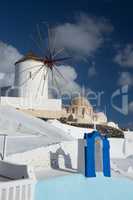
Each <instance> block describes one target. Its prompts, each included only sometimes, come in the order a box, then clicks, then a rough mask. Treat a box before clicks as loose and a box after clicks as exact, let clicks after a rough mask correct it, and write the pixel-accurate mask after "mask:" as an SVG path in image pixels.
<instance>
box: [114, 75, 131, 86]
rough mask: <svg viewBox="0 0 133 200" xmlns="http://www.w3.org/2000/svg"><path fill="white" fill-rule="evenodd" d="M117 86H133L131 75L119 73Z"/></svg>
mask: <svg viewBox="0 0 133 200" xmlns="http://www.w3.org/2000/svg"><path fill="white" fill-rule="evenodd" d="M118 85H120V86H124V85H129V86H132V85H133V75H132V74H131V73H129V72H121V73H120V76H119V79H118Z"/></svg>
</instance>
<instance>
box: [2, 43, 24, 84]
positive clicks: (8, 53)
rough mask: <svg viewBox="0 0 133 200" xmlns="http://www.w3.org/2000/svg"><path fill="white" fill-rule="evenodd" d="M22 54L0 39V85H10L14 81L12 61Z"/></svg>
mask: <svg viewBox="0 0 133 200" xmlns="http://www.w3.org/2000/svg"><path fill="white" fill-rule="evenodd" d="M20 57H22V55H21V54H20V53H19V52H18V50H17V49H16V48H15V47H13V46H12V45H8V44H6V43H4V42H2V41H0V87H3V86H8V85H12V84H13V81H14V63H15V62H16V61H17V60H18V59H20Z"/></svg>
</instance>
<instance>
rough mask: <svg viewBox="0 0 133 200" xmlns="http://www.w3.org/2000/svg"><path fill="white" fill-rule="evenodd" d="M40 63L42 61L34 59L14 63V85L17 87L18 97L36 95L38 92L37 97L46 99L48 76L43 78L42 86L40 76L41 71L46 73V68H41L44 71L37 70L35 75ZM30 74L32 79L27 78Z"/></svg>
mask: <svg viewBox="0 0 133 200" xmlns="http://www.w3.org/2000/svg"><path fill="white" fill-rule="evenodd" d="M42 65H43V62H40V61H35V60H26V61H24V62H20V63H18V64H16V67H15V83H14V86H15V87H18V88H19V90H18V91H19V92H18V97H36V95H37V93H38V96H37V97H38V98H39V97H40V96H43V97H44V98H45V99H48V76H47V77H46V78H45V84H44V86H43V80H44V77H43V78H42V73H44V75H46V70H47V68H46V67H45V68H43V69H44V72H39V73H38V74H37V75H36V71H37V70H39V68H40V67H41V66H42ZM30 75H32V77H33V79H30V80H29V77H30ZM35 75H36V76H35ZM34 77H35V78H34ZM27 80H28V81H27ZM40 82H41V83H40ZM38 87H39V89H40V90H39V89H38ZM43 87H44V88H43ZM42 90H43V93H42Z"/></svg>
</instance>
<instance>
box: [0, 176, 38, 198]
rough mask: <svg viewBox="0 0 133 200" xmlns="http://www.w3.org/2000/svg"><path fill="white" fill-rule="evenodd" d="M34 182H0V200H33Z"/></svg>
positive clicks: (25, 180) (27, 180) (29, 180)
mask: <svg viewBox="0 0 133 200" xmlns="http://www.w3.org/2000/svg"><path fill="white" fill-rule="evenodd" d="M35 183H36V181H35V180H32V179H23V180H17V181H16V180H15V181H8V182H0V200H34V191H35Z"/></svg>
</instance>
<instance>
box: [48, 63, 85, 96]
mask: <svg viewBox="0 0 133 200" xmlns="http://www.w3.org/2000/svg"><path fill="white" fill-rule="evenodd" d="M57 69H58V70H59V71H60V73H61V74H62V75H63V77H64V79H65V80H64V79H63V77H61V75H59V73H57V72H56V71H55V70H54V81H53V82H52V76H51V75H52V74H51V72H50V73H49V85H50V88H55V90H57V94H58V93H60V92H61V94H65V93H67V94H69V95H71V94H73V93H75V92H80V89H81V88H80V86H79V84H78V83H77V82H76V78H77V73H76V71H75V69H74V68H73V67H71V66H63V65H62V66H59V67H57ZM55 79H56V81H55ZM53 93H54V90H51V91H50V95H51V96H53Z"/></svg>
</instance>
